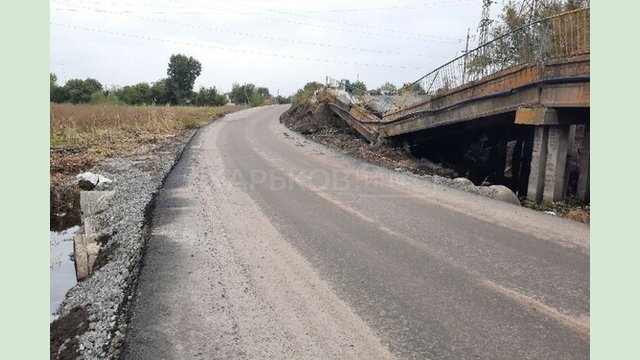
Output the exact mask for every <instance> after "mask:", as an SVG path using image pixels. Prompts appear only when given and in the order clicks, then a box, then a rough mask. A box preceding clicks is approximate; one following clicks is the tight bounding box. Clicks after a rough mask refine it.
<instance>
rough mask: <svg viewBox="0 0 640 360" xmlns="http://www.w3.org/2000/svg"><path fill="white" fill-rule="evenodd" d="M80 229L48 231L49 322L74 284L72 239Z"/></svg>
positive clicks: (75, 227) (74, 271) (76, 227)
mask: <svg viewBox="0 0 640 360" xmlns="http://www.w3.org/2000/svg"><path fill="white" fill-rule="evenodd" d="M78 229H80V227H79V226H74V227H71V228H69V229H66V230H63V231H50V232H49V243H50V253H49V254H50V263H49V264H50V265H49V268H50V282H51V283H50V287H49V289H50V294H49V304H50V310H51V320H53V319H54V318H55V316H54V314H55V312H56V310H58V306H60V303H61V302H62V300H63V299H64V296H65V295H66V293H67V291H69V289H71V288H72V287H73V286H74V285H75V284H76V283H77V280H76V269H75V265H74V262H73V258H72V256H73V237H74V235H75V234H76V233H77V232H78Z"/></svg>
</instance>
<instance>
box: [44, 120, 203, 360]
mask: <svg viewBox="0 0 640 360" xmlns="http://www.w3.org/2000/svg"><path fill="white" fill-rule="evenodd" d="M194 133H195V130H188V131H185V132H183V133H182V134H181V135H179V136H176V137H175V138H174V139H173V140H172V141H170V142H165V143H163V144H161V145H156V146H149V148H148V151H145V152H144V153H143V154H141V155H134V156H126V157H115V158H110V159H107V160H104V161H102V162H101V163H100V164H99V165H97V166H95V167H94V168H92V169H91V171H92V172H95V173H99V174H102V175H104V176H106V177H108V178H110V179H112V180H114V184H113V189H114V190H115V194H114V197H113V198H112V199H111V201H110V203H109V206H108V207H107V210H105V211H104V212H102V213H100V214H98V215H97V217H98V220H99V223H100V225H101V227H102V232H103V233H104V234H106V235H107V237H108V241H107V243H106V245H105V247H104V248H103V249H102V250H101V251H104V254H108V257H107V258H105V259H104V260H106V263H105V264H104V265H103V266H102V267H101V268H99V269H98V270H97V271H95V272H94V273H93V275H92V276H90V277H89V278H87V279H86V280H84V281H81V282H79V283H78V284H77V285H76V286H74V287H73V288H71V289H70V290H69V292H68V293H67V296H66V298H65V300H64V301H63V303H62V304H61V305H60V308H59V309H58V312H57V315H58V319H57V320H55V321H53V322H52V323H51V325H50V333H51V336H50V355H51V358H52V359H71V358H74V359H75V358H76V357H78V358H81V359H100V358H114V357H116V356H117V354H118V353H119V349H120V346H121V342H122V339H123V334H124V332H125V330H126V324H127V318H128V305H129V300H130V299H131V293H132V289H133V288H134V287H135V280H136V277H137V274H138V270H139V264H140V259H141V256H142V252H143V249H144V246H145V241H146V238H147V231H148V220H149V215H150V213H151V210H152V209H153V206H154V197H155V194H156V193H157V191H158V189H159V188H160V187H161V186H162V183H163V181H164V179H165V177H166V175H167V174H168V173H169V171H170V170H171V168H172V167H173V165H174V164H175V163H176V161H177V160H178V159H179V157H180V155H181V153H182V150H183V149H184V146H185V144H186V143H187V142H188V141H189V140H190V139H191V137H192V136H193V134H194Z"/></svg>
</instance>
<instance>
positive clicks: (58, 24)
mask: <svg viewBox="0 0 640 360" xmlns="http://www.w3.org/2000/svg"><path fill="white" fill-rule="evenodd" d="M49 24H51V25H55V26H61V27H66V28H70V29H76V30H85V31H91V32H97V33H102V34H109V35H115V36H121V37H127V38H134V39H140V40H148V41H156V42H164V43H169V44H177V45H186V46H192V47H199V48H206V49H214V50H222V51H229V52H236V53H242V54H252V55H260V56H270V57H278V58H285V59H294V60H302V61H310V62H320V63H334V64H342V65H355V66H369V67H378V68H388V69H393V68H399V69H414V70H420V68H418V67H415V66H406V65H387V64H376V63H361V62H353V61H343V60H335V59H326V58H314V57H305V56H296V55H285V54H278V53H271V52H262V51H254V50H245V49H235V48H229V47H224V46H217V45H209V44H204V43H194V42H188V41H178V40H169V39H164V38H158V37H152V36H147V35H137V34H127V33H121V32H116V31H110V30H104V29H97V28H91V27H85V26H77V25H68V24H61V23H55V22H50V23H49Z"/></svg>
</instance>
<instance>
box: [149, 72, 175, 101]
mask: <svg viewBox="0 0 640 360" xmlns="http://www.w3.org/2000/svg"><path fill="white" fill-rule="evenodd" d="M176 94H177V86H176V84H175V82H173V80H171V79H168V78H165V79H160V80H158V81H156V82H155V83H153V85H151V89H150V98H151V103H153V104H157V105H165V104H172V105H176V104H178V97H177V96H176Z"/></svg>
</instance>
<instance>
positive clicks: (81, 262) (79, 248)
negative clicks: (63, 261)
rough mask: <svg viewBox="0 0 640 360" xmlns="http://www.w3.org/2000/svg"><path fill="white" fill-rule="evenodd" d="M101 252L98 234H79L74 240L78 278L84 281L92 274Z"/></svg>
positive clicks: (74, 258) (74, 257) (74, 256)
mask: <svg viewBox="0 0 640 360" xmlns="http://www.w3.org/2000/svg"><path fill="white" fill-rule="evenodd" d="M99 252H100V243H99V242H98V235H97V234H89V235H87V234H78V235H76V236H75V237H74V238H73V260H74V262H75V265H76V277H77V279H78V280H83V279H86V278H87V277H89V275H91V273H92V269H93V264H95V262H96V259H97V258H98V253H99Z"/></svg>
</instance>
